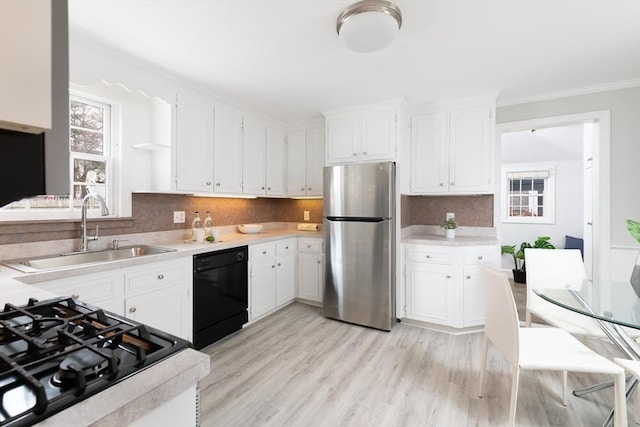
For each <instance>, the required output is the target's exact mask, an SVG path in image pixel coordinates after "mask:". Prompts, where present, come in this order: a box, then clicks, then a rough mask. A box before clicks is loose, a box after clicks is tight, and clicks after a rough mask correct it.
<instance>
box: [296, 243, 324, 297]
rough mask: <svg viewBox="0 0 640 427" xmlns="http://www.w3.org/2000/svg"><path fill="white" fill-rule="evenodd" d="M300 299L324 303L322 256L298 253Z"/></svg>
mask: <svg viewBox="0 0 640 427" xmlns="http://www.w3.org/2000/svg"><path fill="white" fill-rule="evenodd" d="M298 297H299V298H303V299H306V300H310V301H316V302H322V254H316V253H298Z"/></svg>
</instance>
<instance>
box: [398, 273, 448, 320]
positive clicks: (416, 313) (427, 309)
mask: <svg viewBox="0 0 640 427" xmlns="http://www.w3.org/2000/svg"><path fill="white" fill-rule="evenodd" d="M406 284H407V317H408V318H410V319H415V320H420V321H423V322H431V323H437V324H440V325H448V326H453V323H454V317H455V307H454V303H455V278H454V274H453V269H452V268H450V267H439V266H433V265H428V264H414V263H407V264H406Z"/></svg>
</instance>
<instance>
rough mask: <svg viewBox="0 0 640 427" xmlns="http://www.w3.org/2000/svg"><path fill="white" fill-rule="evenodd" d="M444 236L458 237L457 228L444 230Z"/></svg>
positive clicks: (448, 237) (449, 237)
mask: <svg viewBox="0 0 640 427" xmlns="http://www.w3.org/2000/svg"><path fill="white" fill-rule="evenodd" d="M444 237H446V238H447V239H455V238H456V230H455V229H449V228H446V229H445V230H444Z"/></svg>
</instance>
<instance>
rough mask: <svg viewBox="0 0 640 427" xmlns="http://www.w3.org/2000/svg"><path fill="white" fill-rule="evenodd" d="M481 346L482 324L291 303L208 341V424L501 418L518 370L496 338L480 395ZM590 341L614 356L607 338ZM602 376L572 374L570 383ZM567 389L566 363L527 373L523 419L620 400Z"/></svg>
mask: <svg viewBox="0 0 640 427" xmlns="http://www.w3.org/2000/svg"><path fill="white" fill-rule="evenodd" d="M481 344H482V333H473V334H467V335H458V336H455V335H449V334H445V333H440V332H435V331H431V330H427V329H422V328H417V327H413V326H408V325H405V324H396V325H395V326H394V328H393V330H392V331H391V332H383V331H378V330H374V329H369V328H364V327H360V326H355V325H350V324H346V323H342V322H338V321H335V320H330V319H326V318H324V317H323V316H322V313H321V310H320V309H318V308H316V307H311V306H308V305H304V304H300V303H294V304H291V305H289V306H288V307H285V308H284V309H282V310H280V311H279V312H277V313H275V314H273V315H271V316H269V317H267V318H265V319H263V320H261V321H259V322H257V323H255V324H253V325H251V326H249V327H247V328H245V329H243V330H242V331H239V332H237V333H235V334H234V335H232V336H230V337H227V338H225V339H224V340H222V341H219V342H217V343H214V344H212V345H211V346H209V347H207V348H205V349H204V350H203V351H204V352H205V353H207V354H209V355H210V356H211V373H210V375H209V376H207V377H206V378H204V379H203V380H201V382H200V386H201V425H202V426H203V427H212V426H225V427H226V426H332V427H333V426H390V427H393V426H398V427H400V426H403V427H404V426H406V427H410V426H500V425H505V424H506V421H507V412H508V402H509V389H510V384H511V382H510V381H511V375H510V373H509V370H508V366H507V364H506V362H505V360H504V358H503V357H502V356H501V354H500V353H498V352H497V350H495V348H492V349H491V350H490V352H489V359H488V373H487V376H486V383H485V397H483V398H478V378H479V367H480V351H481ZM588 345H589V346H590V347H592V348H594V349H597V350H599V351H600V352H603V353H605V354H607V355H609V356H610V355H611V352H612V348H611V347H610V346H609V345H608V344H605V343H602V342H599V341H589V342H588ZM604 379H607V377H606V376H601V375H586V374H576V373H570V374H569V386H570V387H571V388H578V387H582V386H585V385H589V384H592V383H594V382H597V381H600V380H604ZM560 393H561V384H560V375H559V374H558V373H554V372H538V371H536V372H531V371H524V372H522V373H521V378H520V392H519V397H518V411H517V416H516V423H517V425H519V426H599V425H601V423H602V421H603V420H604V418H605V417H606V414H607V413H608V411H609V409H610V408H611V406H612V405H613V390H612V389H607V390H604V391H600V392H596V393H592V394H591V395H588V396H586V397H583V398H578V397H575V396H573V395H570V397H569V404H568V406H567V407H564V406H563V405H562V403H561V398H560ZM631 408H632V404H631V403H630V406H629V414H631ZM629 423H630V425H632V426H633V425H634V424H633V421H632V417H631V416H630V417H629Z"/></svg>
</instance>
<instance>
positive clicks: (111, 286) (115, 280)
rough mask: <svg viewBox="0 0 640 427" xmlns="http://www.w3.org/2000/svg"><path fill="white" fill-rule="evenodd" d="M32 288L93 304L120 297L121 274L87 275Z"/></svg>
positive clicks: (36, 285)
mask: <svg viewBox="0 0 640 427" xmlns="http://www.w3.org/2000/svg"><path fill="white" fill-rule="evenodd" d="M33 286H35V287H37V288H40V289H43V290H45V291H47V292H51V293H54V294H56V295H59V296H67V297H72V298H74V299H78V300H80V301H84V302H88V303H90V304H91V303H93V302H95V301H99V300H102V299H104V298H111V297H116V296H118V295H122V293H123V292H122V288H123V287H122V273H121V272H120V271H118V273H116V274H108V275H106V276H105V275H104V273H99V274H88V275H86V276H81V277H75V278H71V279H60V280H54V281H51V282H46V283H38V284H34V285H33Z"/></svg>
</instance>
